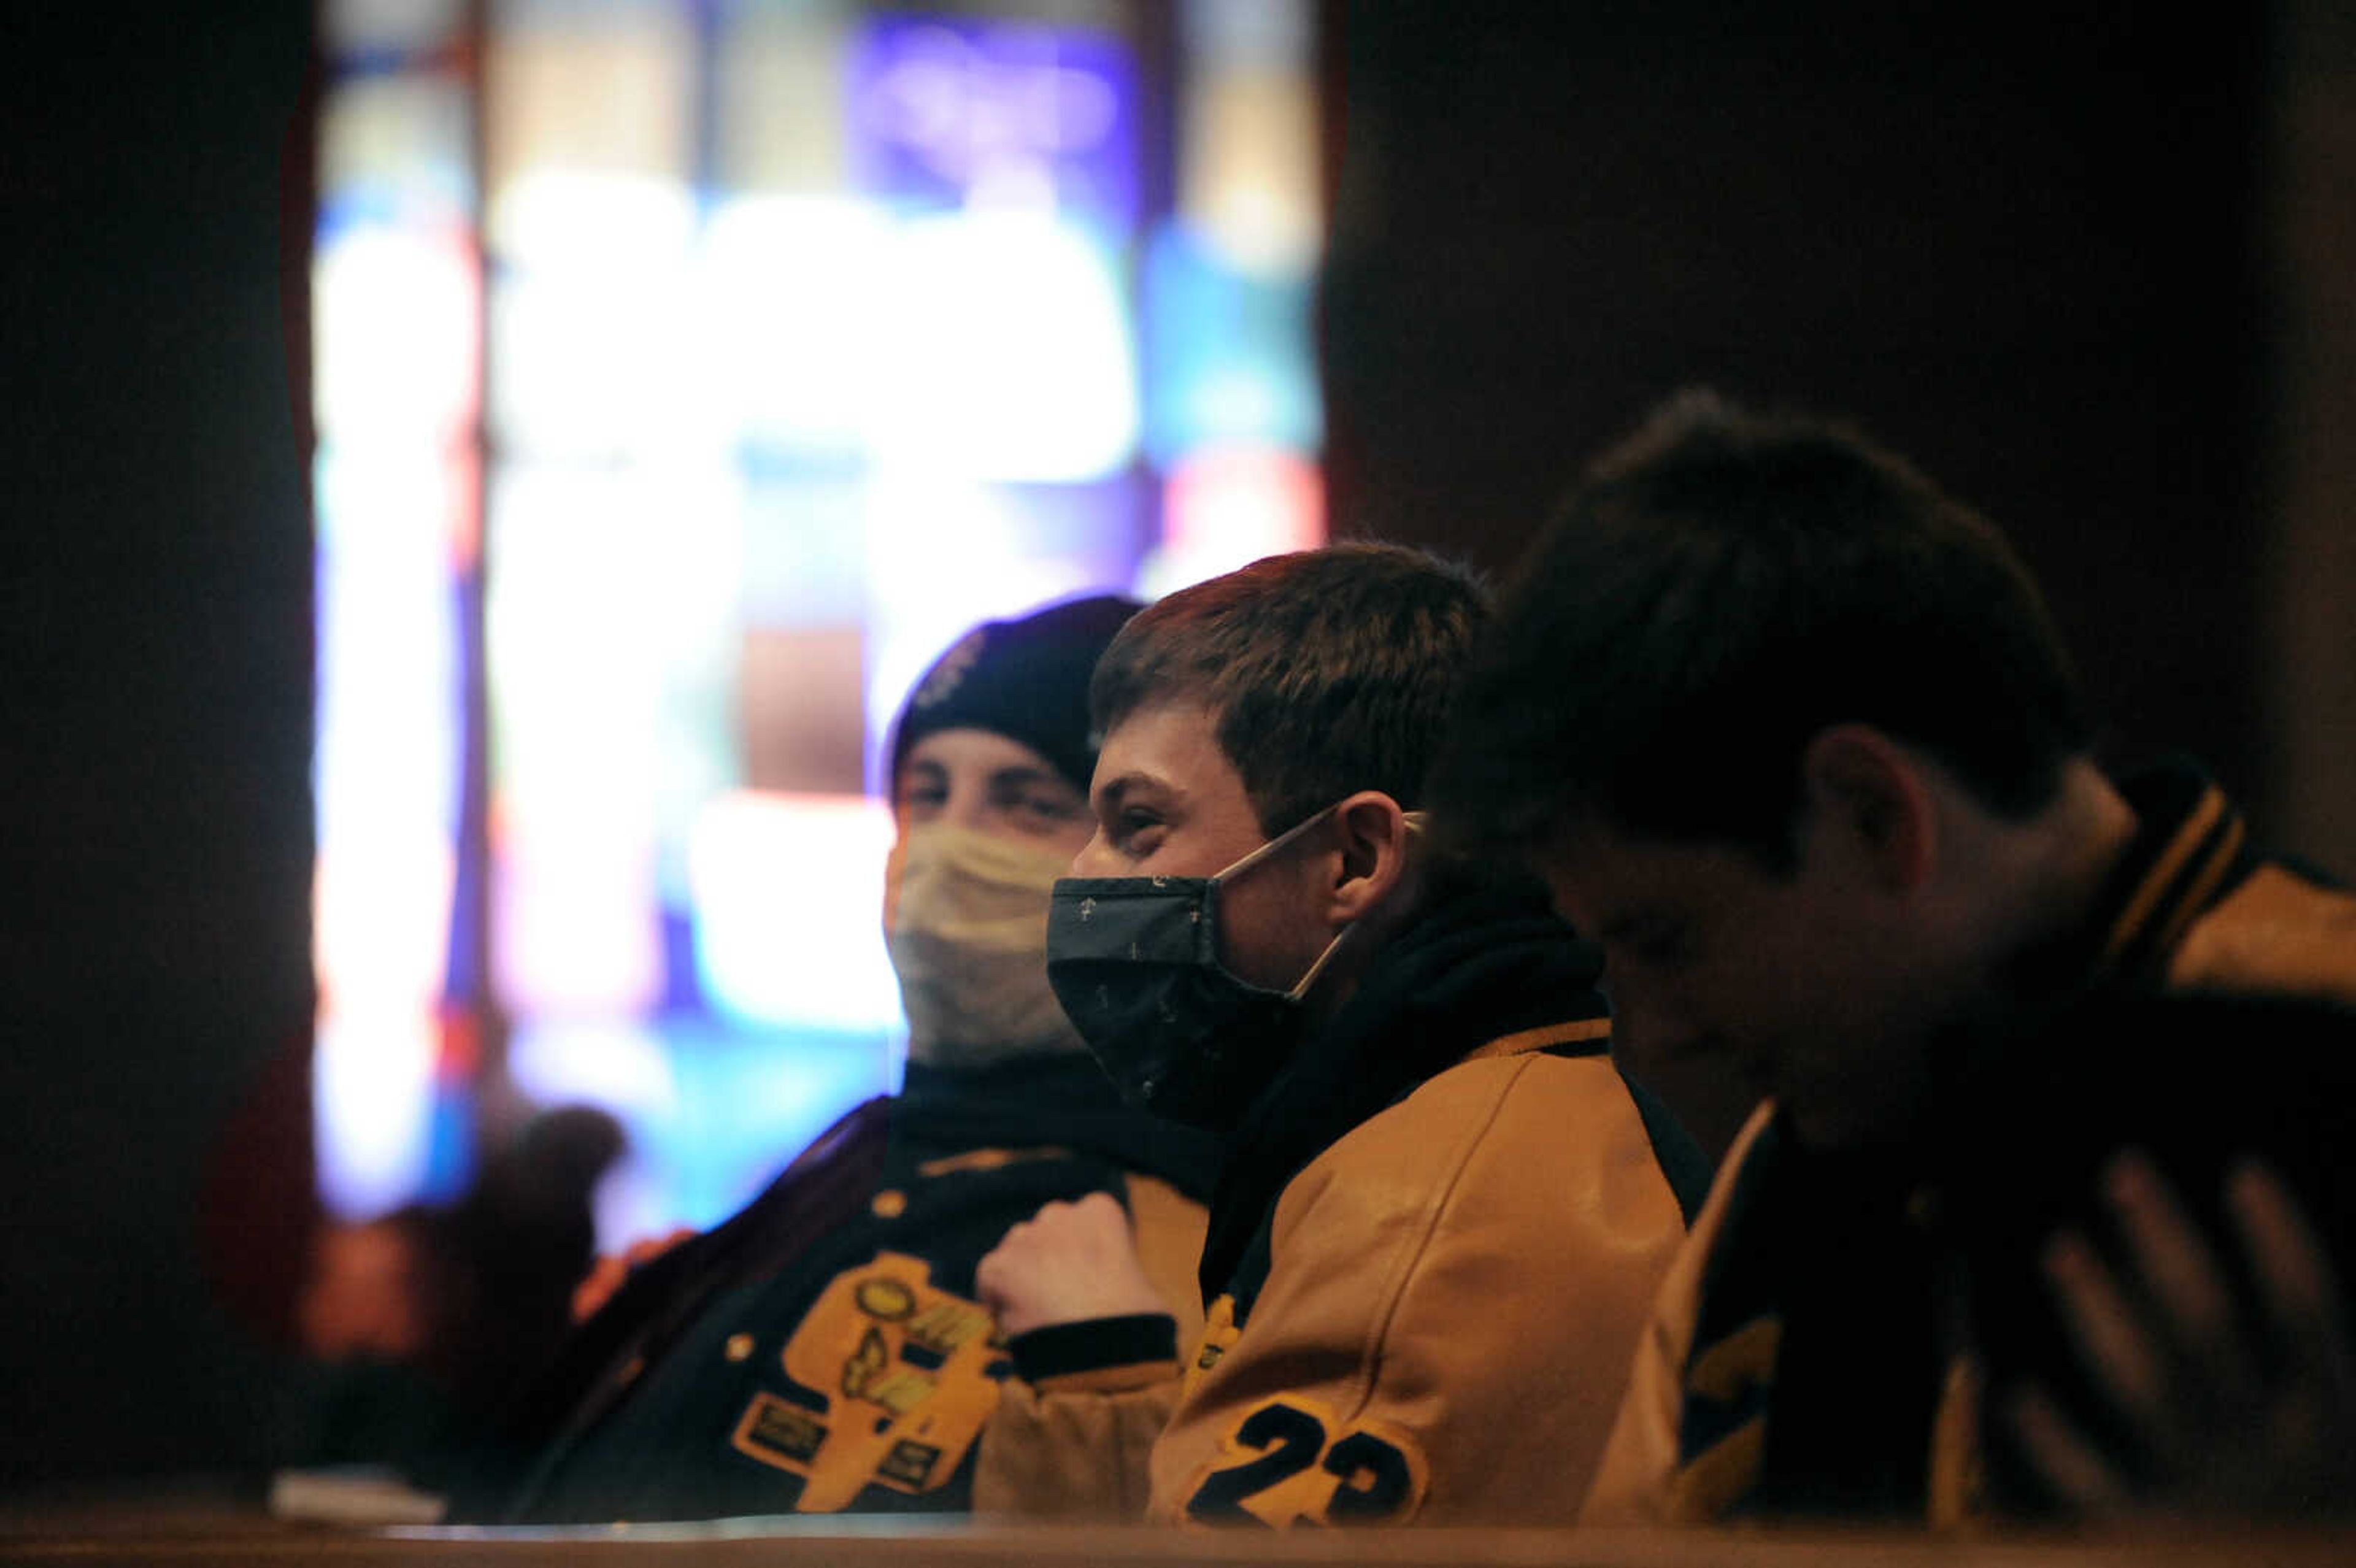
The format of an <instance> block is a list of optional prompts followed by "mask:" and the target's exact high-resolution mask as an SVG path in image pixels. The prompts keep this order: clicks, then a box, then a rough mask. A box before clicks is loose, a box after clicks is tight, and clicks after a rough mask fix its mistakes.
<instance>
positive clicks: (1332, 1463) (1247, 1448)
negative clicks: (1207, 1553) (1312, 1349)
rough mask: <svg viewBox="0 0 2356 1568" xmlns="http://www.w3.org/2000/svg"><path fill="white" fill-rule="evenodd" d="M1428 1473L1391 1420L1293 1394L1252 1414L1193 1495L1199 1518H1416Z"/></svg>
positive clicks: (1191, 1508) (1189, 1508) (1189, 1505)
mask: <svg viewBox="0 0 2356 1568" xmlns="http://www.w3.org/2000/svg"><path fill="white" fill-rule="evenodd" d="M1429 1483H1430V1467H1428V1466H1427V1465H1426V1464H1425V1463H1424V1458H1423V1452H1422V1450H1421V1449H1419V1448H1418V1447H1417V1446H1416V1445H1415V1439H1413V1438H1412V1437H1409V1436H1408V1435H1407V1434H1406V1433H1404V1432H1401V1431H1400V1430H1398V1428H1397V1427H1394V1426H1391V1425H1389V1424H1386V1423H1382V1422H1375V1421H1359V1422H1353V1423H1349V1424H1344V1423H1343V1422H1341V1421H1339V1420H1337V1419H1336V1418H1335V1417H1334V1415H1333V1412H1331V1411H1329V1410H1327V1409H1326V1408H1325V1407H1324V1406H1323V1405H1321V1404H1319V1403H1316V1402H1315V1401H1314V1400H1309V1399H1303V1398H1301V1397H1300V1396H1298V1395H1286V1396H1283V1397H1280V1398H1277V1399H1271V1400H1267V1401H1264V1402H1263V1403H1259V1404H1258V1405H1255V1406H1254V1407H1253V1408H1252V1409H1251V1410H1250V1411H1248V1412H1247V1413H1245V1415H1244V1418H1243V1419H1242V1420H1241V1421H1239V1422H1237V1424H1236V1427H1235V1430H1234V1431H1233V1432H1231V1433H1229V1434H1228V1435H1227V1437H1226V1441H1224V1442H1223V1443H1221V1444H1220V1445H1219V1454H1218V1456H1217V1457H1216V1458H1215V1459H1214V1460H1213V1461H1212V1462H1211V1466H1210V1468H1209V1469H1208V1470H1207V1471H1205V1474H1204V1476H1203V1477H1202V1479H1201V1480H1199V1481H1197V1482H1195V1483H1194V1492H1193V1494H1192V1495H1191V1496H1189V1497H1188V1498H1187V1499H1186V1517H1187V1518H1188V1519H1190V1520H1194V1521H1196V1522H1197V1523H1202V1524H1264V1525H1272V1526H1275V1527H1277V1528H1279V1529H1281V1528H1283V1527H1285V1526H1287V1525H1291V1524H1389V1523H1396V1522H1398V1521H1400V1520H1407V1519H1409V1518H1412V1517H1413V1516H1414V1513H1415V1510H1416V1509H1418V1508H1419V1507H1420V1506H1421V1505H1422V1503H1423V1494H1424V1488H1425V1487H1426V1486H1427V1485H1428V1484H1429Z"/></svg>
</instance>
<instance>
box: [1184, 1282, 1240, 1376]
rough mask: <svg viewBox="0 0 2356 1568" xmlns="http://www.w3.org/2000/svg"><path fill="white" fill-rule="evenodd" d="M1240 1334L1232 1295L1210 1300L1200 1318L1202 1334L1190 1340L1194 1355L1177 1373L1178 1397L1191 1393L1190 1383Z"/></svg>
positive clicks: (1216, 1360)
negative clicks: (1178, 1377) (1192, 1342)
mask: <svg viewBox="0 0 2356 1568" xmlns="http://www.w3.org/2000/svg"><path fill="white" fill-rule="evenodd" d="M1242 1337H1243V1330H1242V1329H1240V1328H1237V1327H1236V1298H1235V1297H1234V1296H1220V1297H1219V1299H1218V1300H1216V1301H1214V1302H1213V1303H1211V1310H1210V1311H1209V1312H1208V1313H1206V1314H1205V1316H1204V1318H1203V1337H1202V1338H1201V1339H1197V1340H1196V1341H1195V1342H1194V1359H1193V1360H1189V1361H1188V1362H1187V1363H1186V1370H1185V1371H1184V1372H1183V1373H1182V1374H1181V1375H1180V1379H1179V1389H1178V1397H1179V1398H1181V1399H1184V1398H1187V1397H1188V1396H1190V1395H1192V1394H1193V1393H1194V1385H1195V1384H1196V1383H1198V1382H1201V1381H1203V1374H1204V1373H1205V1372H1207V1371H1210V1370H1211V1369H1212V1368H1213V1367H1215V1366H1217V1365H1218V1364H1219V1358H1220V1357H1222V1356H1224V1355H1226V1353H1227V1347H1228V1346H1230V1345H1232V1344H1234V1343H1235V1342H1236V1341H1237V1339H1241V1338H1242Z"/></svg>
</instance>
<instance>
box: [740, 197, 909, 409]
mask: <svg viewBox="0 0 2356 1568" xmlns="http://www.w3.org/2000/svg"><path fill="white" fill-rule="evenodd" d="M892 242H893V234H892V228H891V223H890V220H889V219H887V218H886V217H885V216H884V215H883V212H882V211H881V210H880V209H879V208H876V207H874V206H873V205H872V204H870V203H868V202H864V201H860V200H856V199H852V198H849V197H744V198H741V199H738V200H734V201H729V202H724V203H723V204H722V205H721V206H720V208H718V209H717V210H716V211H715V212H714V213H713V214H712V220H711V222H710V223H709V224H708V225H707V226H706V228H705V229H704V235H703V247H702V255H701V262H700V266H699V272H698V282H697V286H696V288H695V289H694V291H693V298H694V301H695V305H696V308H697V311H698V316H697V322H696V333H697V336H698V340H699V342H700V345H701V354H702V359H701V373H700V375H699V377H698V379H699V380H701V382H702V383H703V384H704V385H706V386H707V387H709V388H710V389H711V404H712V408H713V410H714V411H715V414H716V417H717V421H718V422H720V423H721V424H723V425H724V426H725V427H728V428H734V429H737V430H740V431H742V432H743V433H744V435H745V436H746V437H747V438H748V439H750V440H752V441H754V442H755V443H759V444H762V445H765V446H768V447H771V448H775V449H777V450H781V451H787V452H793V453H815V454H824V453H842V454H855V453H858V452H859V451H860V450H861V449H862V446H863V445H864V444H865V441H866V433H867V422H868V410H869V409H871V408H873V407H874V406H876V405H877V404H878V403H879V402H880V401H881V400H883V396H884V390H885V385H886V384H885V382H884V380H883V361H882V357H881V356H880V355H879V354H878V352H877V349H876V342H877V338H878V336H879V335H880V333H881V331H882V327H883V322H884V320H885V319H886V317H887V316H888V315H889V313H890V312H891V311H892V309H893V308H894V301H893V300H892V298H891V296H890V295H889V293H887V292H886V280H885V274H886V271H887V267H888V258H889V256H890V249H891V245H892Z"/></svg>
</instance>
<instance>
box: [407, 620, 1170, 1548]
mask: <svg viewBox="0 0 2356 1568" xmlns="http://www.w3.org/2000/svg"><path fill="white" fill-rule="evenodd" d="M1137 608H1138V606H1137V605H1136V604H1135V603H1131V602H1130V601H1128V600H1124V599H1116V598H1110V597H1099V598H1093V599H1082V600H1077V601H1073V602H1070V603H1063V604H1056V605H1052V606H1049V607H1047V608H1045V609H1044V610H1041V611H1038V612H1036V613H1033V614H1031V615H1028V616H1025V617H1022V618H1019V619H1015V620H1010V621H997V622H990V623H986V624H982V625H980V626H978V627H976V628H974V629H973V630H972V631H971V632H969V633H968V634H967V635H965V636H964V637H963V638H962V639H960V640H959V641H958V643H957V644H956V645H953V646H952V647H951V648H950V649H949V650H948V652H947V653H945V654H943V655H942V656H941V657H940V658H939V659H938V660H937V662H936V663H935V664H934V666H933V667H932V668H931V669H930V670H929V671H928V672H927V673H926V676H925V677H924V678H923V679H922V680H920V681H919V682H918V683H917V685H916V689H915V691H914V692H913V693H912V694H911V696H910V697H909V699H908V702H907V704H906V706H905V708H904V709H903V710H902V712H901V714H900V717H899V720H898V723H897V724H896V726H895V728H894V734H893V738H892V747H891V752H890V763H891V774H890V776H891V783H892V809H893V818H894V824H895V826H896V827H897V836H896V838H895V840H894V846H893V848H892V852H891V856H890V859H889V860H888V862H887V864H886V868H885V874H884V896H883V936H884V940H885V942H886V944H887V945H888V947H889V950H890V953H891V956H892V964H893V967H894V971H895V973H896V974H897V976H898V978H899V981H900V989H901V997H902V1002H903V1005H904V1008H905V1012H906V1014H907V1019H908V1055H907V1069H906V1078H905V1083H903V1085H902V1088H901V1092H900V1093H898V1094H896V1095H892V1096H889V1097H886V1098H883V1099H879V1100H874V1101H870V1102H869V1103H868V1104H864V1105H862V1106H860V1107H859V1108H858V1109H856V1110H854V1111H852V1112H851V1114H850V1115H847V1116H846V1117H844V1118H843V1120H842V1121H841V1122H840V1123H838V1124H837V1125H835V1126H834V1127H833V1128H830V1130H829V1131H828V1132H826V1133H825V1134H822V1135H821V1136H819V1139H818V1140H817V1142H815V1143H814V1144H812V1145H811V1146H810V1147H809V1149H807V1150H805V1151H804V1152H803V1153H802V1155H801V1156H799V1157H798V1158H797V1159H796V1160H795V1161H794V1162H793V1163H792V1164H791V1165H790V1166H789V1167H787V1169H786V1170H785V1172H784V1173H782V1174H781V1175H780V1176H779V1177H778V1178H777V1179H776V1180H775V1181H774V1182H773V1183H772V1184H771V1186H770V1188H769V1189H767V1190H766V1192H764V1193H763V1194H762V1195H761V1196H760V1197H759V1198H756V1199H755V1200H754V1201H753V1202H752V1203H751V1204H749V1205H747V1206H746V1208H745V1209H744V1211H741V1212H739V1213H738V1214H737V1215H736V1216H735V1217H734V1218H733V1219H731V1220H730V1221H727V1222H726V1223H725V1224H723V1225H722V1226H720V1227H719V1228H718V1229H716V1230H714V1231H712V1232H708V1233H706V1234H703V1235H700V1236H691V1237H687V1238H684V1239H680V1240H677V1241H676V1242H673V1243H671V1244H669V1245H665V1246H659V1247H657V1248H653V1249H648V1252H647V1253H644V1254H642V1255H641V1256H639V1257H637V1259H635V1260H632V1261H631V1263H629V1264H613V1265H608V1267H607V1268H606V1269H605V1274H604V1275H603V1277H600V1276H597V1275H593V1276H592V1278H591V1279H590V1280H588V1281H584V1290H583V1293H582V1296H580V1297H579V1298H578V1300H577V1302H576V1305H577V1307H580V1308H582V1309H584V1310H583V1313H582V1315H583V1317H584V1319H585V1320H584V1322H583V1323H582V1325H581V1327H580V1328H579V1329H578V1330H577V1333H576V1342H575V1344H574V1345H573V1347H572V1348H571V1350H570V1352H569V1353H568V1354H567V1356H566V1357H565V1359H564V1364H563V1365H562V1367H561V1368H560V1369H559V1375H558V1376H556V1377H555V1378H553V1379H552V1380H551V1383H550V1386H549V1387H548V1389H547V1390H545V1391H544V1392H543V1394H542V1395H541V1397H540V1398H538V1399H536V1400H535V1401H532V1402H530V1408H528V1409H527V1410H526V1411H525V1412H524V1413H522V1415H521V1416H520V1417H519V1425H520V1426H521V1427H522V1428H523V1433H522V1440H521V1442H520V1443H519V1445H518V1451H517V1453H516V1454H515V1455H514V1456H513V1458H512V1460H511V1461H510V1462H509V1464H508V1465H507V1466H504V1467H500V1473H499V1474H498V1476H497V1477H496V1478H495V1481H494V1484H491V1485H487V1486H484V1487H482V1488H479V1489H478V1491H477V1495H474V1496H470V1497H466V1498H462V1499H459V1501H458V1506H457V1507H456V1508H455V1509H454V1513H453V1517H455V1518H466V1519H473V1520H483V1521H496V1522H510V1523H523V1522H558V1521H568V1520H628V1519H689V1518H715V1517H721V1516H728V1515H742V1514H777V1513H790V1512H831V1511H841V1510H856V1511H882V1510H916V1511H926V1512H940V1511H948V1512H957V1511H962V1510H964V1509H969V1508H970V1507H972V1506H973V1501H974V1497H973V1489H974V1476H975V1456H976V1452H977V1445H978V1441H979V1438H980V1433H981V1431H982V1429H983V1427H984V1426H985V1425H986V1424H989V1423H990V1422H991V1418H992V1416H993V1415H994V1413H995V1411H996V1407H997V1402H998V1399H999V1396H1000V1389H1001V1382H1002V1381H1003V1380H1004V1377H1005V1375H1006V1373H1007V1371H1009V1362H1008V1358H1007V1353H1006V1351H1005V1349H1004V1347H1003V1339H1002V1337H1001V1335H1000V1334H999V1333H998V1326H997V1325H996V1323H995V1322H994V1321H993V1320H992V1318H991V1314H990V1312H989V1310H988V1309H987V1308H986V1307H983V1306H981V1305H980V1301H979V1299H978V1293H977V1291H976V1290H975V1287H974V1280H973V1274H974V1268H975V1264H977V1262H978V1261H979V1260H980V1258H981V1257H982V1256H983V1255H984V1254H985V1253H989V1252H990V1251H991V1249H992V1248H994V1247H995V1246H996V1245H997V1244H998V1243H999V1242H1000V1240H1001V1238H1002V1237H1003V1236H1004V1234H1005V1232H1007V1230H1008V1229H1009V1228H1011V1227H1012V1226H1013V1225H1014V1224H1016V1223H1017V1222H1019V1221H1023V1220H1026V1219H1028V1218H1029V1217H1030V1216H1031V1215H1032V1214H1033V1213H1034V1212H1035V1211H1037V1210H1038V1209H1039V1208H1040V1206H1041V1205H1042V1204H1043V1203H1046V1202H1066V1203H1075V1204H1084V1205H1088V1206H1090V1207H1092V1208H1096V1207H1101V1208H1102V1209H1104V1210H1106V1211H1108V1212H1111V1213H1115V1214H1119V1215H1120V1216H1122V1217H1124V1218H1125V1220H1126V1221H1127V1223H1128V1224H1129V1226H1130V1229H1131V1231H1132V1232H1133V1234H1134V1236H1135V1238H1136V1243H1137V1247H1136V1255H1137V1257H1138V1258H1139V1259H1140V1260H1141V1261H1140V1263H1139V1264H1136V1265H1134V1266H1135V1267H1136V1268H1138V1269H1141V1274H1140V1275H1136V1276H1135V1277H1130V1276H1123V1277H1120V1278H1118V1279H1108V1281H1107V1282H1106V1285H1107V1288H1108V1289H1110V1290H1112V1291H1113V1292H1114V1293H1115V1297H1114V1298H1119V1299H1129V1298H1130V1293H1131V1292H1133V1291H1134V1290H1135V1289H1136V1288H1137V1287H1138V1286H1139V1285H1140V1284H1144V1285H1148V1286H1149V1287H1150V1288H1151V1290H1152V1292H1153V1294H1154V1295H1156V1296H1159V1297H1160V1298H1161V1299H1162V1301H1163V1302H1164V1303H1165V1304H1166V1306H1167V1307H1168V1313H1167V1314H1166V1315H1164V1314H1160V1313H1156V1314H1147V1315H1139V1316H1136V1317H1131V1318H1130V1319H1127V1320H1117V1321H1115V1322H1114V1323H1112V1324H1111V1325H1110V1326H1109V1328H1107V1329H1105V1330H1104V1331H1105V1332H1107V1333H1109V1334H1111V1335H1113V1336H1116V1337H1121V1336H1125V1338H1123V1339H1122V1341H1121V1342H1122V1344H1123V1345H1124V1346H1131V1347H1132V1353H1133V1354H1134V1355H1135V1356H1137V1357H1138V1358H1140V1359H1152V1358H1156V1357H1159V1358H1162V1359H1167V1358H1169V1357H1171V1356H1172V1355H1173V1354H1174V1337H1173V1328H1172V1324H1173V1319H1175V1321H1176V1323H1177V1325H1178V1327H1177V1329H1176V1330H1175V1332H1177V1333H1185V1332H1191V1331H1192V1329H1193V1328H1194V1326H1195V1325H1198V1324H1199V1323H1200V1320H1201V1309H1200V1307H1199V1304H1198V1302H1197V1300H1196V1296H1195V1292H1194V1264H1195V1260H1196V1258H1197V1257H1198V1256H1199V1254H1200V1252H1201V1248H1202V1241H1203V1232H1204V1218H1203V1204H1202V1200H1203V1199H1204V1198H1205V1197H1206V1196H1207V1192H1208V1189H1209V1185H1210V1182H1211V1179H1212V1177H1213V1175H1214V1173H1215V1171H1214V1162H1215V1152H1216V1151H1215V1145H1214V1143H1213V1141H1212V1140H1211V1139H1209V1138H1207V1137H1205V1136H1199V1135H1196V1134H1194V1133H1192V1132H1191V1131H1189V1130H1188V1129H1184V1128H1179V1127H1174V1126H1172V1125H1168V1124H1165V1123H1162V1122H1160V1121H1158V1120H1156V1119H1155V1118H1152V1117H1151V1116H1149V1115H1144V1114H1143V1113H1141V1112H1138V1111H1134V1110H1130V1109H1129V1108H1127V1107H1125V1106H1124V1105H1122V1104H1121V1103H1120V1100H1119V1095H1118V1093H1116V1091H1115V1090H1114V1088H1113V1085H1112V1084H1111V1083H1110V1082H1109V1081H1108V1079H1107V1078H1106V1077H1105V1075H1104V1073H1103V1072H1102V1070H1101V1069H1100V1068H1098V1065H1097V1063H1096V1062H1095V1061H1094V1060H1093V1059H1092V1058H1091V1057H1090V1056H1089V1054H1088V1052H1087V1048H1086V1047H1085V1045H1084V1044H1083V1043H1082V1042H1081V1040H1080V1039H1079V1037H1078V1035H1077V1034H1076V1032H1074V1030H1073V1029H1072V1027H1071V1025H1070V1024H1069V1023H1068V1022H1067V1021H1066V1019H1065V1017H1064V1013H1063V1009H1062V1008H1061V1007H1060V1006H1058V1004H1057V1003H1056V1000H1055V993H1054V992H1053V991H1052V990H1051V989H1050V988H1049V987H1048V984H1047V977H1046V968H1045V941H1046V925H1047V911H1048V893H1049V889H1050V887H1051V886H1052V884H1053V883H1054V882H1055V879H1056V878H1057V877H1058V876H1060V875H1062V874H1063V872H1064V870H1065V869H1066V866H1067V865H1068V864H1069V862H1070V860H1071V858H1072V856H1073V854H1074V853H1075V852H1076V850H1077V849H1078V848H1079V847H1080V846H1081V845H1082V844H1083V843H1085V842H1086V841H1087V838H1088V837H1089V835H1090V833H1091V832H1092V831H1093V828H1094V822H1093V818H1092V816H1090V814H1089V811H1088V809H1087V797H1086V795H1085V793H1084V792H1085V788H1086V785H1087V779H1088V776H1089V773H1090V771H1091V769H1092V768H1093V767H1094V765H1095V761H1096V752H1095V747H1094V745H1093V744H1092V742H1091V738H1090V736H1089V733H1088V724H1087V681H1088V677H1089V674H1090V672H1091V670H1092V669H1093V668H1094V667H1095V664H1096V660H1097V656H1098V654H1099V653H1100V652H1101V651H1102V650H1103V648H1104V646H1105V645H1106V644H1107V643H1108V642H1109V641H1110V639H1111V637H1112V635H1113V634H1114V633H1115V632H1116V631H1118V630H1119V627H1120V626H1121V624H1123V623H1125V622H1126V621H1127V620H1128V618H1129V616H1130V614H1131V613H1133V612H1134V611H1135V610H1136V609H1137ZM669 1240H670V1239H668V1238H667V1239H666V1241H667V1242H668V1241H669ZM1149 1340H1151V1341H1152V1342H1151V1343H1149V1342H1148V1341H1149ZM1151 1436H1152V1434H1151V1432H1150V1431H1147V1432H1141V1433H1140V1434H1139V1435H1137V1440H1138V1441H1139V1442H1141V1443H1150V1441H1151ZM1048 1506H1052V1504H1050V1505H1048Z"/></svg>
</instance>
